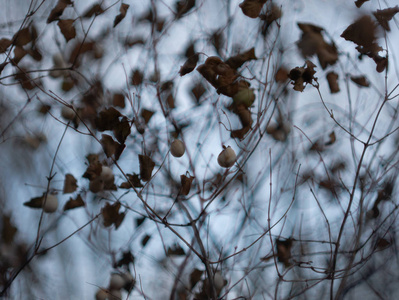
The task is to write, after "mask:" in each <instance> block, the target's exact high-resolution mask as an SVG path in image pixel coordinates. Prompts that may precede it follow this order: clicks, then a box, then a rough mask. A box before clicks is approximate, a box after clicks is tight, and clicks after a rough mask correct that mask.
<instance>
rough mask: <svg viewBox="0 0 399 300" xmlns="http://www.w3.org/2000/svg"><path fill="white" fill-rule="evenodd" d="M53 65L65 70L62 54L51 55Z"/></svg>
mask: <svg viewBox="0 0 399 300" xmlns="http://www.w3.org/2000/svg"><path fill="white" fill-rule="evenodd" d="M53 63H54V66H55V67H56V68H65V66H66V63H65V59H64V56H63V55H62V53H60V52H58V53H56V54H54V55H53Z"/></svg>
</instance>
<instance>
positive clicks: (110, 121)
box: [95, 107, 122, 131]
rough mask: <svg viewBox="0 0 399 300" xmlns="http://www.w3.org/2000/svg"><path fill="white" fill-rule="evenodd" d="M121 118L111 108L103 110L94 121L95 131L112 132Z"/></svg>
mask: <svg viewBox="0 0 399 300" xmlns="http://www.w3.org/2000/svg"><path fill="white" fill-rule="evenodd" d="M121 116H122V114H121V113H120V112H119V111H117V110H116V109H115V108H113V107H109V108H104V109H103V110H102V111H101V112H100V113H99V114H98V116H97V117H96V119H95V125H96V128H97V130H99V131H105V130H113V128H114V127H115V126H116V125H117V124H118V123H119V117H121Z"/></svg>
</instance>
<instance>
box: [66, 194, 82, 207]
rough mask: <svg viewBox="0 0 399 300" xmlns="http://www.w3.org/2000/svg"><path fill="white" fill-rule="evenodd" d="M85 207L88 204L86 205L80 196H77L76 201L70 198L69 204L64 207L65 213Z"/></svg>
mask: <svg viewBox="0 0 399 300" xmlns="http://www.w3.org/2000/svg"><path fill="white" fill-rule="evenodd" d="M85 205H86V204H85V203H84V201H83V199H82V197H81V196H80V195H77V196H76V199H72V198H69V200H68V202H67V203H65V205H64V211H66V210H70V209H75V208H79V207H83V206H85Z"/></svg>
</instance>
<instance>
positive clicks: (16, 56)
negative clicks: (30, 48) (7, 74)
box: [12, 46, 28, 65]
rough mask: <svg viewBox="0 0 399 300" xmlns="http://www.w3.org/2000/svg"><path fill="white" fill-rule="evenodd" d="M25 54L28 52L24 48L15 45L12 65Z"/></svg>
mask: <svg viewBox="0 0 399 300" xmlns="http://www.w3.org/2000/svg"><path fill="white" fill-rule="evenodd" d="M26 54H28V52H27V51H26V50H25V49H24V48H22V47H20V46H15V48H14V58H13V59H12V63H13V64H14V65H17V64H18V63H19V62H20V61H21V59H22V58H24V57H25V55H26Z"/></svg>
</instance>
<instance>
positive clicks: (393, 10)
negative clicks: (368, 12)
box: [373, 5, 399, 31]
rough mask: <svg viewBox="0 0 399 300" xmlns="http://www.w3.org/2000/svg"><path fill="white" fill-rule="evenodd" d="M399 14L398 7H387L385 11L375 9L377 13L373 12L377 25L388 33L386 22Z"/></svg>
mask: <svg viewBox="0 0 399 300" xmlns="http://www.w3.org/2000/svg"><path fill="white" fill-rule="evenodd" d="M398 12H399V6H397V5H396V6H395V7H389V8H386V9H377V11H375V12H373V15H374V17H375V18H376V19H377V21H378V23H379V24H380V25H381V26H382V28H384V29H385V30H386V31H390V30H391V28H390V27H389V24H388V21H390V20H392V18H393V17H394V16H395V15H396V14H397V13H398Z"/></svg>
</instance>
